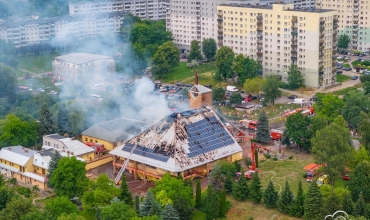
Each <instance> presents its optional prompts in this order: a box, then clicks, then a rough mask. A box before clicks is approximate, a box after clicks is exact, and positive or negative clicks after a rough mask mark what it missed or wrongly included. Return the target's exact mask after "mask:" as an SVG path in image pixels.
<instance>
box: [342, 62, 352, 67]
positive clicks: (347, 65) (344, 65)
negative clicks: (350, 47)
mask: <svg viewBox="0 0 370 220" xmlns="http://www.w3.org/2000/svg"><path fill="white" fill-rule="evenodd" d="M342 66H343V67H351V65H349V64H348V63H346V64H342Z"/></svg>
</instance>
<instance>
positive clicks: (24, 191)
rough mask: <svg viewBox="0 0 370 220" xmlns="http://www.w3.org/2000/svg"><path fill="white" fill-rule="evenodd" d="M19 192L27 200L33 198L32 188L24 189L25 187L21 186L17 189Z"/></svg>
mask: <svg viewBox="0 0 370 220" xmlns="http://www.w3.org/2000/svg"><path fill="white" fill-rule="evenodd" d="M17 192H18V193H19V194H21V195H22V196H24V197H26V198H29V197H30V196H31V190H30V188H28V187H23V186H20V187H19V188H18V189H17Z"/></svg>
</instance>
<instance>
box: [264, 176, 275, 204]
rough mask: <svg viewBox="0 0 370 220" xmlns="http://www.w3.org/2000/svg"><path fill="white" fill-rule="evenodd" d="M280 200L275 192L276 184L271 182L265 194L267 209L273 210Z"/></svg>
mask: <svg viewBox="0 0 370 220" xmlns="http://www.w3.org/2000/svg"><path fill="white" fill-rule="evenodd" d="M277 200H278V193H277V192H276V191H275V188H274V184H273V183H272V181H271V180H270V182H269V185H268V186H267V188H266V190H265V193H264V194H263V203H265V206H266V207H267V208H272V207H275V206H276V202H277Z"/></svg>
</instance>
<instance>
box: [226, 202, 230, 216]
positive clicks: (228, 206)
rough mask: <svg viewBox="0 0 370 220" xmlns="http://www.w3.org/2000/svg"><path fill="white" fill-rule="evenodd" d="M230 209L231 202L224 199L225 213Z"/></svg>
mask: <svg viewBox="0 0 370 220" xmlns="http://www.w3.org/2000/svg"><path fill="white" fill-rule="evenodd" d="M230 209H231V202H230V201H229V200H226V213H227V212H228V211H229V210H230Z"/></svg>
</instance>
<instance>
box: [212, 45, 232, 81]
mask: <svg viewBox="0 0 370 220" xmlns="http://www.w3.org/2000/svg"><path fill="white" fill-rule="evenodd" d="M234 56H235V54H234V52H233V50H232V49H231V48H229V47H226V46H223V47H221V48H220V49H218V51H217V53H216V57H215V58H216V66H217V72H216V78H217V79H226V78H231V77H232V75H233V72H232V69H231V67H232V65H233V61H234Z"/></svg>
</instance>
